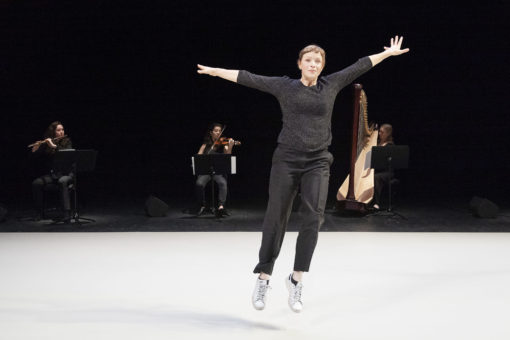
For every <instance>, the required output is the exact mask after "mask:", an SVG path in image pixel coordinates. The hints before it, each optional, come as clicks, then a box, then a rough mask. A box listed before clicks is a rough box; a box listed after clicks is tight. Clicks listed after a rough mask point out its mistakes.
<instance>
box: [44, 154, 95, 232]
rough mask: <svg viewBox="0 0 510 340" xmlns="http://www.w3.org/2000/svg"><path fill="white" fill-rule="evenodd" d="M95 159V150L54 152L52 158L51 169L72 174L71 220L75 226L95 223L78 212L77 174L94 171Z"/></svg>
mask: <svg viewBox="0 0 510 340" xmlns="http://www.w3.org/2000/svg"><path fill="white" fill-rule="evenodd" d="M96 157H97V151H96V150H75V149H64V150H59V151H58V152H56V153H55V156H54V158H53V169H54V170H55V171H62V172H69V171H71V172H72V173H73V174H74V176H73V186H74V204H73V210H72V212H71V216H72V217H71V220H74V222H75V223H77V224H85V223H89V222H95V220H93V219H91V218H85V217H80V214H79V212H78V173H79V172H85V171H92V170H94V168H95V167H96ZM83 221H86V222H83ZM58 222H59V221H57V223H58Z"/></svg>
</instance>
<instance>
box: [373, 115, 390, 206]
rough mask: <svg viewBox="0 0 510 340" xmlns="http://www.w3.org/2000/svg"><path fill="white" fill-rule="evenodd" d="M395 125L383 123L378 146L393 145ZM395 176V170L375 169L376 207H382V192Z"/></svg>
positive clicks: (374, 202)
mask: <svg viewBox="0 0 510 340" xmlns="http://www.w3.org/2000/svg"><path fill="white" fill-rule="evenodd" d="M393 144H394V143H393V127H392V126H391V125H390V124H383V125H381V127H380V128H379V136H378V142H377V146H387V145H393ZM392 178H393V172H389V171H375V174H374V200H373V207H374V209H376V210H378V209H380V206H379V205H380V203H381V193H382V191H383V189H384V186H385V185H388V184H389V182H390V181H391V179H392Z"/></svg>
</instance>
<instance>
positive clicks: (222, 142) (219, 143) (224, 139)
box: [214, 137, 241, 145]
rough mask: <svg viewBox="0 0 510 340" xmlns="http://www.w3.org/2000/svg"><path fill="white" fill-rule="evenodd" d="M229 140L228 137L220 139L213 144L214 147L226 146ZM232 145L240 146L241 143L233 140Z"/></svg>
mask: <svg viewBox="0 0 510 340" xmlns="http://www.w3.org/2000/svg"><path fill="white" fill-rule="evenodd" d="M229 139H230V138H228V137H220V138H219V139H218V140H217V141H216V142H214V145H228V140H229ZM234 145H241V141H238V140H235V141H234Z"/></svg>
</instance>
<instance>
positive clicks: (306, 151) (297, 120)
mask: <svg viewBox="0 0 510 340" xmlns="http://www.w3.org/2000/svg"><path fill="white" fill-rule="evenodd" d="M371 67H372V63H371V61H370V58H368V57H365V58H361V59H359V60H358V61H357V62H356V63H354V64H353V65H351V66H349V67H347V68H345V69H343V70H341V71H339V72H336V73H332V74H330V75H327V76H323V77H322V76H321V77H319V78H318V79H317V84H316V85H313V86H305V85H304V84H303V83H302V82H301V80H300V79H291V78H289V77H265V76H259V75H256V74H252V73H250V72H247V71H239V76H238V78H237V82H238V83H239V84H241V85H244V86H248V87H252V88H255V89H257V90H260V91H264V92H268V93H270V94H272V95H273V96H275V97H276V98H277V99H278V102H279V103H280V108H281V111H282V120H283V126H282V130H281V132H280V135H279V137H278V147H277V148H276V150H275V152H274V154H273V163H272V168H271V177H270V180H269V202H268V206H267V210H266V215H265V217H264V223H263V234H262V244H261V247H260V251H259V263H258V264H257V266H256V267H255V269H254V270H253V272H254V273H260V272H263V273H266V274H269V275H271V274H272V271H273V266H274V263H275V260H276V258H277V257H278V254H279V252H280V247H281V244H282V242H283V237H284V234H285V230H286V228H287V222H288V220H289V217H290V213H291V209H292V203H293V200H294V197H295V195H296V193H297V191H298V188H299V187H301V205H300V214H301V217H302V219H301V227H300V230H299V235H298V239H297V244H296V256H295V259H294V271H308V270H309V267H310V262H311V259H312V255H313V252H314V250H315V246H316V244H317V239H318V233H319V229H320V227H321V225H322V224H323V223H324V209H325V206H326V200H327V194H328V186H329V168H330V166H331V163H332V162H333V156H332V155H331V153H329V151H328V146H329V145H330V144H331V116H332V114H333V105H334V103H335V99H336V96H337V94H338V92H340V90H341V89H342V88H344V87H345V86H347V85H348V84H349V83H351V82H352V81H353V80H354V79H356V78H357V77H359V76H360V75H362V74H363V73H365V72H366V71H368V70H370V68H371Z"/></svg>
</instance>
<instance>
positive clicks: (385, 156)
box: [370, 145, 409, 220]
mask: <svg viewBox="0 0 510 340" xmlns="http://www.w3.org/2000/svg"><path fill="white" fill-rule="evenodd" d="M370 164H371V167H372V168H374V169H376V170H377V169H379V170H382V169H384V170H386V171H388V172H389V173H390V174H393V170H395V169H407V168H408V164H409V146H408V145H387V146H374V147H372V157H371V159H370ZM392 176H393V175H392ZM382 215H385V216H395V215H397V216H400V217H402V218H403V219H406V220H407V218H405V217H404V216H403V215H401V214H399V213H396V212H394V211H393V208H392V206H391V179H390V181H389V182H388V209H387V213H386V214H382Z"/></svg>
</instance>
